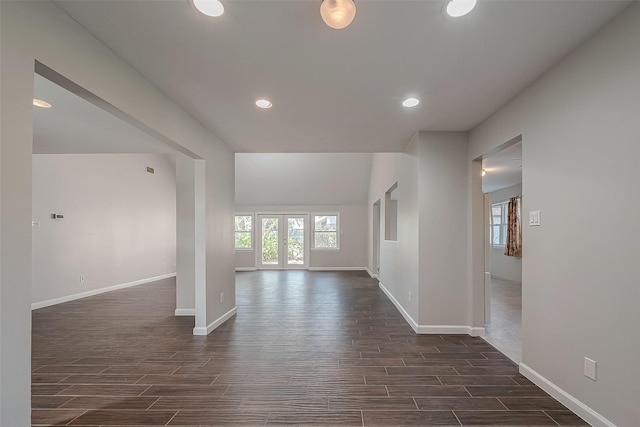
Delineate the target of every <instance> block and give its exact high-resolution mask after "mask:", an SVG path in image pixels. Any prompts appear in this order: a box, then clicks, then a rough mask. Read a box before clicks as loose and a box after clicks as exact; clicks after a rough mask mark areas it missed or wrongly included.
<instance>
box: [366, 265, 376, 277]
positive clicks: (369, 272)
mask: <svg viewBox="0 0 640 427" xmlns="http://www.w3.org/2000/svg"><path fill="white" fill-rule="evenodd" d="M365 271H366V272H367V274H368V275H369V277H371V278H372V279H377V278H378V275H377V274H373V273H372V272H371V270H369V268H368V267H367V268H365Z"/></svg>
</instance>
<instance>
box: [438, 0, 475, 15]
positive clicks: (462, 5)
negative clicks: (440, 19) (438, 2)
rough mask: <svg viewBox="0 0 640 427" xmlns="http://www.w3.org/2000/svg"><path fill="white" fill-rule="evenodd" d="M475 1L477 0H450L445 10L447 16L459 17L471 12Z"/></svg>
mask: <svg viewBox="0 0 640 427" xmlns="http://www.w3.org/2000/svg"><path fill="white" fill-rule="evenodd" d="M477 3H478V1H477V0H450V1H449V3H448V4H447V7H446V11H447V14H448V15H449V16H451V17H453V18H459V17H461V16H464V15H466V14H467V13H469V12H471V11H472V10H473V9H474V8H475V7H476V4H477Z"/></svg>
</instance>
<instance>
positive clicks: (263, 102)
mask: <svg viewBox="0 0 640 427" xmlns="http://www.w3.org/2000/svg"><path fill="white" fill-rule="evenodd" d="M256 106H257V107H258V108H264V109H266V108H271V107H273V104H272V103H271V101H269V100H268V99H266V98H260V99H258V100H257V101H256Z"/></svg>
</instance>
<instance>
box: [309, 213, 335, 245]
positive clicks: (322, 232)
mask: <svg viewBox="0 0 640 427" xmlns="http://www.w3.org/2000/svg"><path fill="white" fill-rule="evenodd" d="M339 229H340V227H339V226H338V215H314V216H313V247H314V248H316V249H338V248H339V247H340V241H339V238H340V237H339V233H338V230H339Z"/></svg>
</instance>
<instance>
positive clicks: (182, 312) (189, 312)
mask: <svg viewBox="0 0 640 427" xmlns="http://www.w3.org/2000/svg"><path fill="white" fill-rule="evenodd" d="M173 315H174V316H195V315H196V309H195V308H176V311H175V312H174V314H173Z"/></svg>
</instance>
